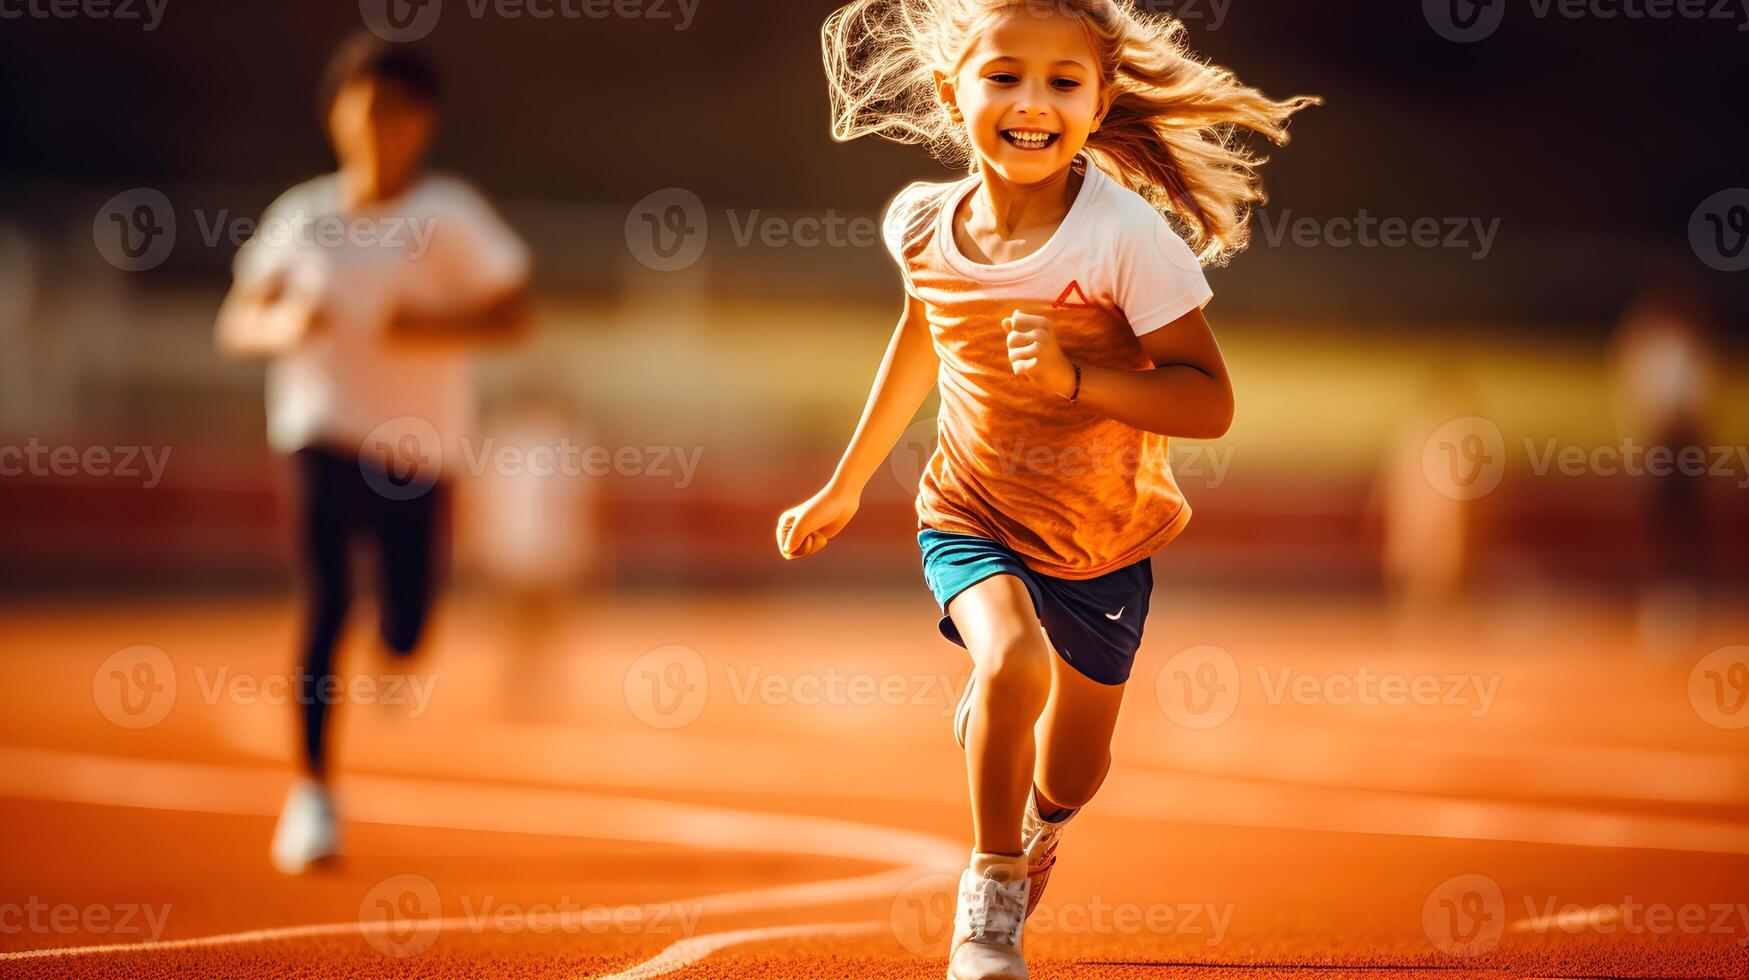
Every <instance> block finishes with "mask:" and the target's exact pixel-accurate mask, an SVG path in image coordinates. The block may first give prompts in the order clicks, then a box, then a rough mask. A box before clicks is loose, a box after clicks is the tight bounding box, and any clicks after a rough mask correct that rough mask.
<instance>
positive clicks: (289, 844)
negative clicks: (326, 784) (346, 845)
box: [272, 779, 340, 875]
mask: <svg viewBox="0 0 1749 980" xmlns="http://www.w3.org/2000/svg"><path fill="white" fill-rule="evenodd" d="M339 853H340V826H339V820H338V819H337V818H336V817H335V815H334V801H333V800H332V799H330V798H329V796H328V791H327V790H326V789H324V788H323V787H322V785H321V784H320V783H317V782H316V781H315V780H312V779H300V780H298V783H297V785H295V786H293V787H292V789H291V792H290V793H289V794H287V795H286V798H285V808H284V809H282V810H280V811H279V826H277V827H275V828H274V830H273V850H272V854H273V866H274V867H276V868H278V869H279V870H280V871H282V872H284V873H285V874H288V875H296V874H303V873H304V872H305V871H308V870H309V869H310V866H311V865H314V864H316V863H317V862H319V861H323V860H326V859H328V858H332V857H335V856H336V855H338V854H339Z"/></svg>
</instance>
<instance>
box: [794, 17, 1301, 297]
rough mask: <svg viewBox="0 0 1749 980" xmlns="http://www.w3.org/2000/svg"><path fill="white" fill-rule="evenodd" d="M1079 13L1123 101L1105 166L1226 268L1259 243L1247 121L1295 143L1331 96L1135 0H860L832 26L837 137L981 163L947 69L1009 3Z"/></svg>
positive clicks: (827, 34)
mask: <svg viewBox="0 0 1749 980" xmlns="http://www.w3.org/2000/svg"><path fill="white" fill-rule="evenodd" d="M1014 10H1030V11H1032V12H1034V13H1037V14H1040V15H1041V16H1045V15H1048V14H1050V13H1062V14H1068V15H1070V16H1074V17H1077V18H1079V20H1080V21H1081V23H1082V24H1083V25H1084V26H1085V27H1086V29H1087V33H1088V37H1089V39H1090V40H1091V41H1092V43H1093V47H1094V50H1095V51H1096V52H1097V54H1098V57H1099V60H1100V70H1101V72H1102V73H1103V76H1104V77H1103V79H1102V84H1103V86H1104V87H1105V90H1107V91H1108V92H1109V93H1110V96H1111V108H1110V110H1109V111H1108V112H1107V113H1106V115H1105V119H1104V121H1103V122H1102V123H1101V124H1100V127H1099V129H1098V131H1096V132H1094V133H1093V134H1092V135H1091V136H1090V137H1089V138H1088V141H1087V152H1088V155H1089V156H1090V157H1092V158H1093V161H1094V163H1095V164H1097V165H1098V166H1099V167H1100V168H1101V169H1103V170H1105V171H1106V172H1107V173H1109V174H1111V175H1112V176H1113V177H1114V178H1116V179H1117V180H1118V181H1120V182H1121V183H1123V184H1124V185H1125V186H1127V187H1129V188H1130V189H1132V190H1134V191H1136V192H1137V193H1139V194H1141V195H1142V196H1143V197H1145V198H1147V199H1148V201H1149V202H1150V203H1152V204H1153V205H1154V206H1155V207H1156V208H1158V209H1160V210H1161V211H1162V212H1164V213H1167V214H1171V215H1176V216H1177V217H1178V218H1179V219H1180V220H1181V221H1182V222H1183V224H1184V228H1185V230H1186V231H1188V232H1189V236H1188V237H1189V239H1190V243H1191V245H1192V247H1193V248H1194V249H1195V250H1196V251H1197V253H1198V256H1199V257H1200V258H1201V259H1202V261H1203V262H1205V263H1207V264H1211V265H1218V264H1220V263H1221V262H1223V261H1225V260H1226V259H1227V257H1229V256H1231V255H1232V254H1234V253H1236V252H1238V251H1240V250H1242V249H1244V247H1245V246H1246V244H1247V243H1248V242H1249V240H1250V237H1251V235H1250V229H1249V227H1248V226H1247V220H1248V217H1249V215H1250V211H1251V207H1252V205H1254V204H1258V203H1261V202H1262V201H1263V200H1264V195H1263V186H1262V183H1261V181H1260V180H1259V179H1258V176H1257V167H1258V165H1259V164H1261V163H1263V158H1262V157H1258V156H1255V155H1253V154H1252V153H1251V152H1250V151H1248V150H1247V149H1246V148H1245V147H1244V146H1243V145H1242V143H1241V141H1240V133H1239V130H1240V129H1248V130H1251V131H1252V132H1256V133H1261V134H1263V135H1264V136H1267V137H1268V138H1269V139H1270V140H1271V141H1273V142H1275V143H1277V144H1282V143H1286V142H1287V122H1288V119H1289V117H1291V116H1292V115H1293V114H1294V113H1295V112H1298V111H1299V110H1301V109H1303V108H1305V107H1306V106H1309V105H1315V104H1317V103H1318V102H1319V101H1320V100H1319V99H1317V98H1315V97H1311V96H1296V97H1294V98H1291V99H1287V100H1284V101H1276V100H1274V99H1270V98H1268V97H1267V96H1265V95H1263V94H1262V93H1261V92H1258V91H1257V90H1256V89H1254V88H1250V87H1248V86H1246V85H1243V84H1241V83H1240V82H1239V80H1238V79H1237V78H1235V77H1234V76H1233V73H1232V72H1230V71H1228V70H1226V69H1224V68H1220V67H1217V66H1215V65H1211V64H1209V63H1207V62H1205V61H1203V60H1201V59H1199V58H1197V57H1196V56H1195V55H1193V54H1191V53H1190V51H1189V49H1188V48H1187V47H1186V46H1185V41H1184V25H1183V24H1182V23H1180V22H1179V21H1178V20H1177V19H1176V18H1173V17H1169V16H1166V15H1164V14H1145V13H1142V12H1139V11H1137V10H1135V9H1134V8H1133V7H1131V6H1130V4H1129V3H1128V2H1127V0H854V2H852V3H849V4H847V5H845V6H844V7H841V8H839V9H838V10H837V11H836V12H834V13H833V14H832V16H830V17H828V18H827V19H826V25H825V27H824V28H822V30H821V32H820V42H821V47H822V49H823V51H824V54H825V60H826V79H827V82H828V83H829V85H830V87H831V99H832V136H833V138H834V139H837V140H852V139H855V138H857V137H859V136H867V135H870V134H873V135H876V136H882V137H885V138H887V139H890V140H895V141H898V142H900V143H921V144H923V145H925V146H927V147H928V148H929V150H930V152H931V153H933V154H934V155H935V156H936V158H937V159H939V160H941V161H942V162H943V163H945V164H947V165H948V166H967V167H971V168H972V169H976V166H977V161H976V157H975V155H974V154H973V153H972V152H971V142H970V140H969V138H968V137H967V134H966V132H965V128H964V127H963V126H961V125H960V124H959V123H958V122H956V121H954V119H953V118H952V117H950V116H949V115H948V114H947V110H946V107H945V106H943V105H942V104H941V101H940V99H939V98H938V96H937V92H936V87H935V74H934V73H935V72H936V71H941V72H943V73H945V74H948V75H952V74H954V73H955V72H957V71H958V69H959V67H960V64H961V62H962V61H963V60H964V58H965V55H966V53H967V52H968V51H969V50H970V49H971V42H972V40H973V39H974V38H975V37H976V36H977V34H978V32H979V31H980V30H982V29H984V28H986V27H987V26H989V24H990V23H991V21H992V20H993V19H994V18H995V17H997V16H1000V15H1002V14H1004V13H1007V12H1010V11H1014Z"/></svg>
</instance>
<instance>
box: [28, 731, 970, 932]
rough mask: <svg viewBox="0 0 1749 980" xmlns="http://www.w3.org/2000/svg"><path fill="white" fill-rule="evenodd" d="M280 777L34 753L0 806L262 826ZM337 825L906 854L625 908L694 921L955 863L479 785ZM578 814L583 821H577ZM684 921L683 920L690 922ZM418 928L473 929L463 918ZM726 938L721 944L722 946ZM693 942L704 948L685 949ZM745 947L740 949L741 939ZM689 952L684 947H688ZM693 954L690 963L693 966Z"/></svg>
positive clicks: (357, 807)
mask: <svg viewBox="0 0 1749 980" xmlns="http://www.w3.org/2000/svg"><path fill="white" fill-rule="evenodd" d="M285 782H286V776H285V773H284V772H283V771H279V770H269V769H260V768H244V767H223V766H207V765H201V764H196V763H174V762H154V761H147V760H138V759H113V758H105V757H101V756H90V755H80V754H77V753H68V752H56V751H49V750H39V749H23V748H12V747H6V748H0V796H9V797H13V798H25V799H40V800H55V801H60V802H72V803H87V804H96V805H105V806H130V807H144V808H148V809H162V810H177V811H183V812H196V813H224V814H237V815H247V816H271V815H273V814H274V813H276V812H277V811H278V805H277V803H276V800H277V797H278V794H279V792H281V791H282V790H283V788H284V785H285ZM340 793H341V794H342V799H343V801H344V802H345V805H346V813H347V814H348V815H349V817H356V818H357V819H360V820H363V821H365V822H370V823H385V824H396V825H404V826H422V827H440V828H444V829H453V830H466V831H489V832H505V833H533V834H551V835H561V836H570V837H586V838H594V839H607V840H632V841H640V842H646V843H666V844H678V845H684V846H692V847H701V846H704V847H715V848H720V849H728V850H743V851H769V852H776V853H788V854H806V855H814V856H830V857H842V858H852V859H855V860H861V861H868V860H870V856H871V855H895V854H903V855H906V857H907V860H908V861H911V862H914V863H907V864H906V865H904V866H901V867H896V868H892V869H890V870H887V871H882V872H879V873H876V874H869V875H859V876H855V877H850V878H841V879H834V880H828V881H812V882H802V883H798V884H790V885H776V886H771V887H767V888H756V889H749V890H746V891H739V892H725V893H720V894H714V895H705V896H700V897H697V898H692V899H683V900H681V901H677V902H662V903H653V904H649V905H641V906H627V908H636V909H639V910H640V914H649V913H650V912H651V911H652V910H656V909H668V910H672V909H674V908H676V907H684V908H685V909H687V910H689V911H695V912H696V913H698V914H699V915H702V914H704V913H707V912H714V913H717V914H734V913H744V912H754V911H763V910H767V909H778V908H799V907H807V906H823V905H832V904H839V903H843V902H849V901H857V900H865V899H869V898H879V897H890V896H892V895H894V894H897V893H898V891H899V890H900V889H902V888H903V887H904V886H905V885H906V884H909V883H910V882H911V881H914V880H915V879H916V878H918V877H919V876H921V875H924V874H930V873H933V872H936V871H939V870H941V869H942V868H945V867H952V866H955V865H957V863H958V862H960V861H962V860H964V853H965V852H964V849H963V848H962V847H961V846H960V845H958V844H955V843H953V842H951V841H948V840H946V839H944V838H938V837H934V836H931V835H928V834H921V833H915V832H911V831H903V830H894V829H890V828H884V827H879V826H876V825H872V824H861V823H855V822H852V821H848V820H839V819H833V818H825V817H805V816H798V815H794V814H780V813H760V812H754V811H745V810H731V809H726V808H721V807H710V806H702V805H697V804H690V803H673V802H668V801H658V800H640V799H630V798H622V797H613V796H604V795H600V794H590V793H580V792H571V791H566V790H546V789H531V788H525V787H513V786H503V785H498V784H490V783H451V782H433V781H421V780H408V779H394V778H388V777H353V778H350V779H342V780H341V781H340ZM582 813H587V814H588V815H589V816H588V819H587V820H580V819H579V818H578V816H577V815H578V814H582ZM695 921H696V919H695ZM387 925H388V923H368V922H358V921H352V922H337V923H323V924H316V925H307V926H290V927H285V928H279V929H255V930H247V931H244V932H236V933H227V934H222V935H216V936H206V937H200V938H193V939H178V940H157V941H152V942H144V943H122V944H114V943H111V944H101V945H92V946H73V947H60V948H50V949H39V950H21V951H16V952H10V953H0V961H6V960H21V959H42V958H51V957H65V956H80V955H90V954H104V953H141V952H156V951H166V950H178V949H194V948H205V947H214V946H230V945H239V944H246V943H255V942H270V941H274V940H283V939H298V938H306V937H315V936H335V935H365V934H368V933H369V932H372V931H378V930H380V929H381V928H383V927H386V926H387ZM423 928H436V929H451V928H462V929H477V928H478V922H477V921H476V920H470V919H467V918H465V917H451V918H447V919H441V920H434V921H433V922H432V923H430V924H428V925H426V926H424V927H423ZM723 935H728V934H723ZM696 938H699V939H701V940H702V939H705V938H708V937H696ZM747 941H751V940H747ZM688 948H692V947H688ZM700 955H704V954H700Z"/></svg>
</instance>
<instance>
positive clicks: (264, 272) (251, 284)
mask: <svg viewBox="0 0 1749 980" xmlns="http://www.w3.org/2000/svg"><path fill="white" fill-rule="evenodd" d="M310 198H311V193H310V191H309V185H307V184H299V185H298V186H296V187H293V188H292V189H290V190H288V191H286V192H285V193H284V194H281V195H280V196H279V197H277V198H275V199H274V201H273V203H272V204H269V205H268V206H267V210H266V211H263V212H262V213H261V218H260V220H259V221H257V222H256V223H255V231H254V233H253V234H251V235H250V236H249V240H248V241H246V242H244V243H243V247H242V248H240V249H238V250H237V255H236V257H235V258H233V259H232V260H231V279H232V281H233V283H234V284H235V285H236V287H237V288H239V289H243V290H245V291H252V290H257V289H260V288H262V287H263V286H265V285H266V284H267V283H268V282H271V281H272V280H273V279H275V278H285V279H290V278H293V277H294V275H298V274H299V273H298V270H300V269H301V268H302V266H304V265H308V264H310V263H308V262H305V261H302V260H301V257H300V250H299V249H298V247H297V243H296V240H295V236H294V235H293V234H292V233H291V232H292V230H293V226H294V223H295V222H296V221H297V220H298V219H299V218H300V212H307V211H308V210H309V208H310ZM282 285H290V283H284V284H282Z"/></svg>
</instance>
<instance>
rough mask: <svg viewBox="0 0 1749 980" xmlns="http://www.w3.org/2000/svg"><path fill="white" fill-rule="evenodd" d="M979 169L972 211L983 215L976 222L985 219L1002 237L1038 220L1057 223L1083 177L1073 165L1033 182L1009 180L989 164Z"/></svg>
mask: <svg viewBox="0 0 1749 980" xmlns="http://www.w3.org/2000/svg"><path fill="white" fill-rule="evenodd" d="M981 170H982V175H983V180H982V181H981V182H980V183H979V185H978V190H977V193H976V194H974V195H973V200H972V209H973V214H974V215H976V216H977V218H979V219H982V220H981V221H979V222H978V223H980V224H982V223H983V222H984V221H988V222H989V227H990V228H991V229H992V230H994V231H995V232H996V233H997V234H998V235H1000V236H1002V237H1003V238H1009V237H1013V236H1014V235H1015V234H1017V233H1019V232H1021V231H1022V230H1024V229H1028V228H1036V227H1038V226H1039V225H1040V224H1052V225H1054V224H1058V223H1060V222H1061V221H1062V220H1063V218H1064V217H1065V216H1066V215H1067V214H1068V213H1069V208H1070V207H1071V206H1072V205H1073V204H1074V202H1075V195H1076V193H1077V192H1079V191H1080V189H1081V181H1083V180H1085V179H1086V175H1085V174H1084V173H1081V172H1079V171H1078V170H1077V169H1076V168H1075V167H1074V166H1072V165H1071V166H1068V167H1064V168H1063V169H1062V170H1060V171H1058V172H1057V173H1055V174H1052V175H1051V176H1050V177H1048V178H1046V179H1044V180H1042V181H1040V182H1038V183H1036V184H1016V183H1012V182H1010V181H1008V180H1006V179H1004V178H1003V177H1002V176H1001V175H1000V174H998V173H996V172H995V170H994V169H993V168H991V167H989V166H984V167H982V168H981Z"/></svg>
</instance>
